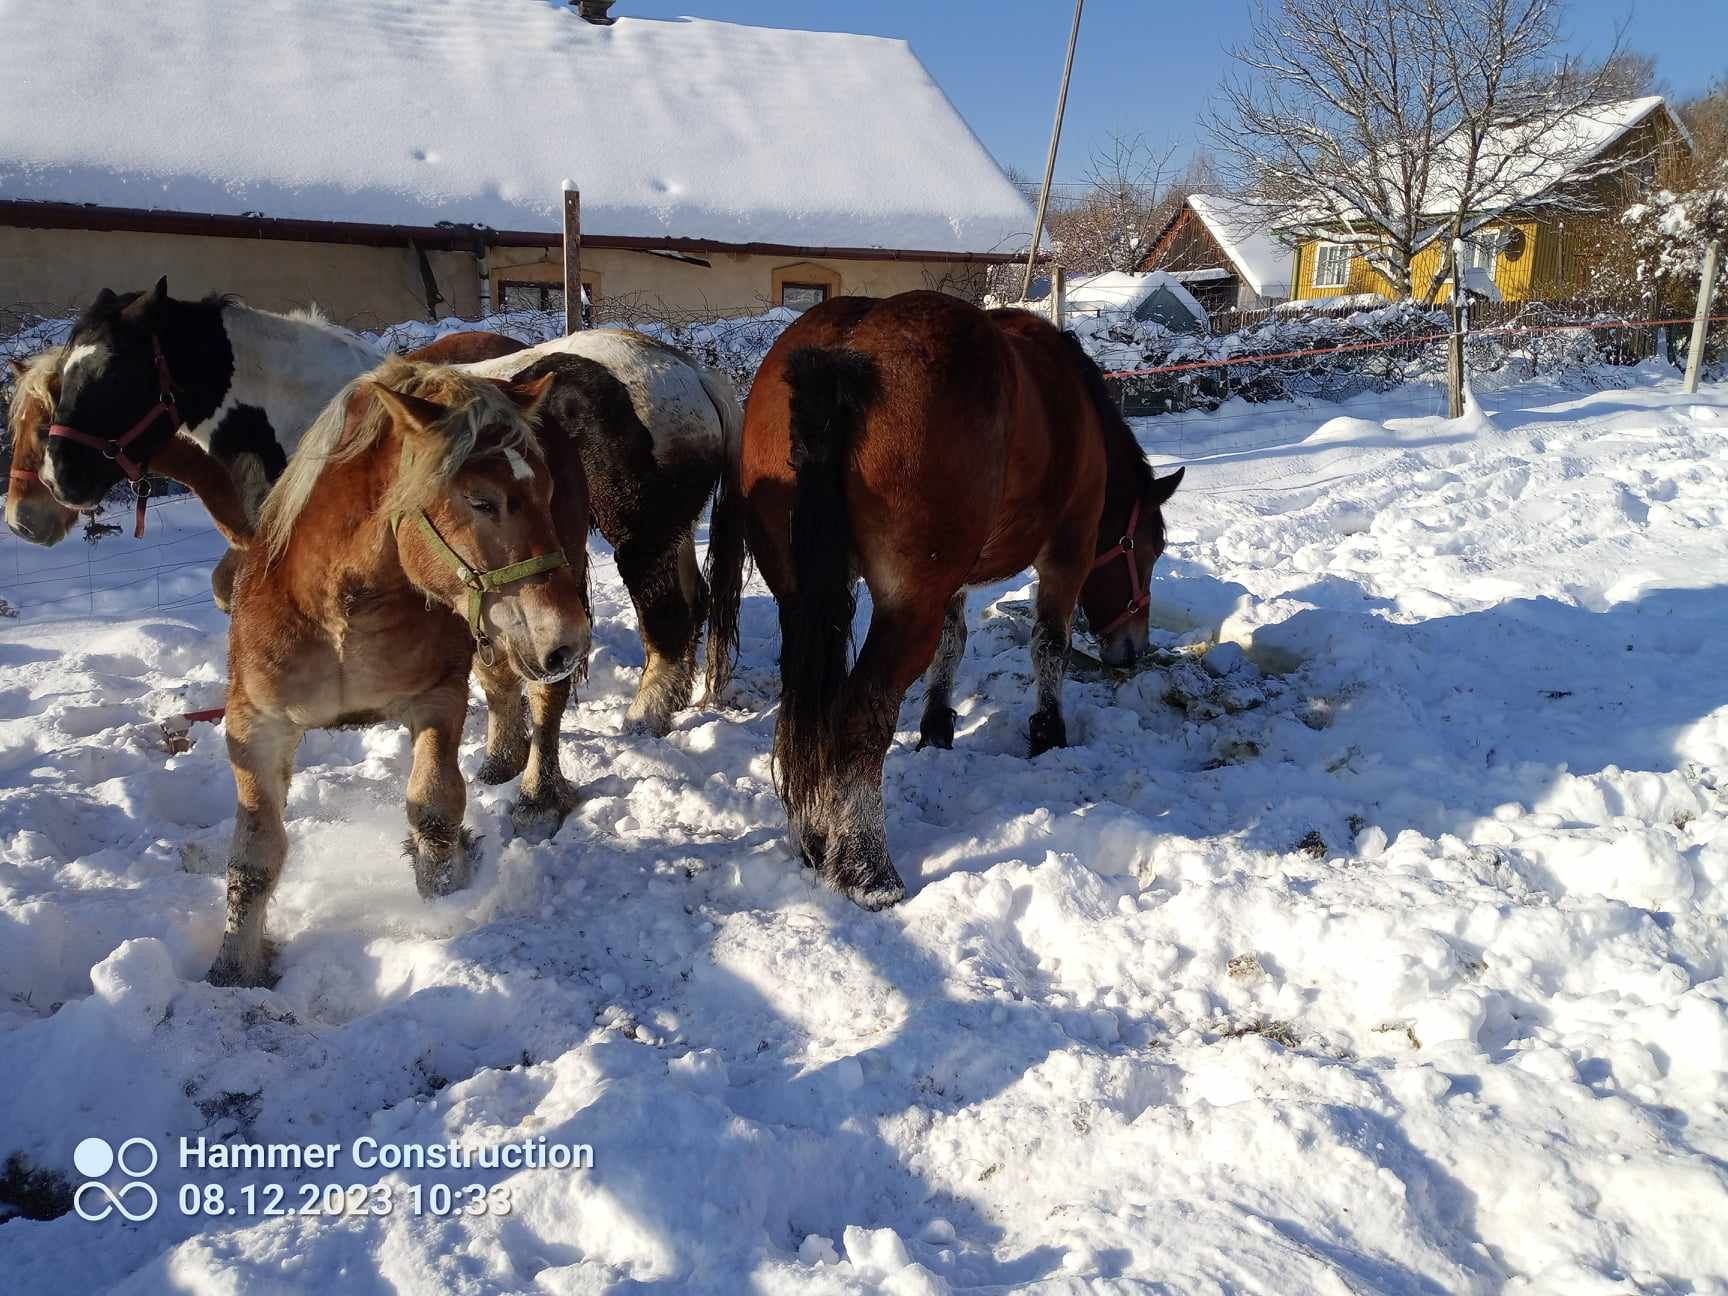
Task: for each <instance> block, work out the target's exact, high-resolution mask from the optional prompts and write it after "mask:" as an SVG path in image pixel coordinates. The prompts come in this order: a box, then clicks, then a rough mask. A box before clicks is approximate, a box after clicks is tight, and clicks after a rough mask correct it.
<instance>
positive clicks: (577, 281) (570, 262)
mask: <svg viewBox="0 0 1728 1296" xmlns="http://www.w3.org/2000/svg"><path fill="white" fill-rule="evenodd" d="M582 327H583V325H582V194H581V192H580V191H579V190H578V189H577V188H576V186H575V185H573V184H571V183H570V182H569V181H568V180H566V181H565V182H564V332H565V333H566V334H569V333H574V332H576V331H577V330H578V329H580V328H582Z"/></svg>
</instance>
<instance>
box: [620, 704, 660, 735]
mask: <svg viewBox="0 0 1728 1296" xmlns="http://www.w3.org/2000/svg"><path fill="white" fill-rule="evenodd" d="M624 732H625V733H627V734H630V735H632V736H634V737H647V738H664V737H665V736H666V735H667V734H669V733H671V732H672V713H671V712H669V711H667V712H658V711H644V712H643V713H642V714H640V715H638V714H637V713H636V711H635V709H634V708H631V710H629V711H628V712H626V713H625V715H624Z"/></svg>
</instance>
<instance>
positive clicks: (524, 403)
mask: <svg viewBox="0 0 1728 1296" xmlns="http://www.w3.org/2000/svg"><path fill="white" fill-rule="evenodd" d="M556 377H557V375H556V374H550V373H544V374H541V375H540V376H539V377H538V378H536V379H534V380H533V381H532V382H500V383H499V384H498V385H499V386H500V387H502V388H503V389H504V394H505V395H506V396H508V397H509V398H510V399H511V401H512V402H513V403H514V404H515V406H516V408H517V409H519V410H521V411H522V412H523V413H524V414H532V413H533V412H534V407H535V406H536V405H538V404H539V403H540V401H541V398H542V397H544V396H545V395H546V391H547V389H548V388H549V387H551V386H552V380H553V379H554V378H556Z"/></svg>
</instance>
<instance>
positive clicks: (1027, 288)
mask: <svg viewBox="0 0 1728 1296" xmlns="http://www.w3.org/2000/svg"><path fill="white" fill-rule="evenodd" d="M1085 3H1086V0H1074V25H1073V26H1072V27H1070V28H1069V29H1068V55H1067V57H1066V58H1065V59H1063V61H1062V92H1061V93H1060V94H1059V95H1057V96H1056V120H1055V121H1054V122H1053V123H1052V124H1051V126H1050V152H1049V153H1048V154H1047V155H1046V156H1045V158H1044V188H1043V189H1041V190H1040V191H1039V193H1038V215H1037V216H1036V217H1035V218H1034V219H1033V221H1032V246H1031V248H1030V249H1028V251H1027V253H1026V278H1025V279H1024V280H1023V281H1022V282H1021V284H1020V300H1021V301H1025V300H1026V299H1027V298H1028V297H1029V296H1031V295H1032V266H1033V263H1034V262H1036V261H1037V260H1038V240H1039V239H1041V238H1043V237H1044V213H1045V212H1047V211H1048V210H1049V209H1050V180H1051V177H1052V176H1054V175H1055V173H1056V149H1057V146H1058V145H1060V144H1061V142H1062V114H1063V112H1064V111H1065V110H1066V109H1067V107H1068V79H1069V78H1070V77H1071V76H1073V75H1074V46H1075V45H1076V44H1078V43H1079V40H1080V10H1081V8H1082V7H1083V6H1084V5H1085Z"/></svg>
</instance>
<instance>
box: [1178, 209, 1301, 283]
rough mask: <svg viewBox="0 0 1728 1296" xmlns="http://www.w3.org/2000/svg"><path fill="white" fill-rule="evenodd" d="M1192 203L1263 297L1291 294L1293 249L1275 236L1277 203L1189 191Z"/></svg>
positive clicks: (1208, 228)
mask: <svg viewBox="0 0 1728 1296" xmlns="http://www.w3.org/2000/svg"><path fill="white" fill-rule="evenodd" d="M1188 205H1189V207H1191V208H1193V210H1194V214H1195V215H1196V216H1198V217H1199V218H1200V223H1201V224H1203V225H1204V226H1205V227H1206V232H1207V233H1208V234H1210V235H1211V236H1212V237H1213V238H1214V239H1216V240H1217V241H1218V246H1219V247H1221V248H1223V249H1224V255H1225V256H1227V257H1229V258H1230V260H1231V261H1232V262H1234V263H1235V265H1236V269H1237V271H1238V273H1240V274H1241V276H1242V277H1243V278H1244V279H1246V280H1247V281H1248V286H1249V287H1250V288H1252V289H1253V290H1254V291H1255V292H1257V293H1259V294H1260V296H1262V297H1288V296H1289V295H1290V264H1291V253H1290V250H1289V249H1288V248H1286V247H1284V246H1283V245H1282V244H1280V243H1279V242H1277V240H1275V239H1274V238H1273V237H1272V231H1271V225H1272V221H1273V215H1274V212H1275V211H1276V208H1275V207H1274V206H1273V204H1270V203H1263V202H1255V201H1252V200H1250V199H1243V198H1220V197H1217V196H1215V195H1213V194H1189V195H1188Z"/></svg>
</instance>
